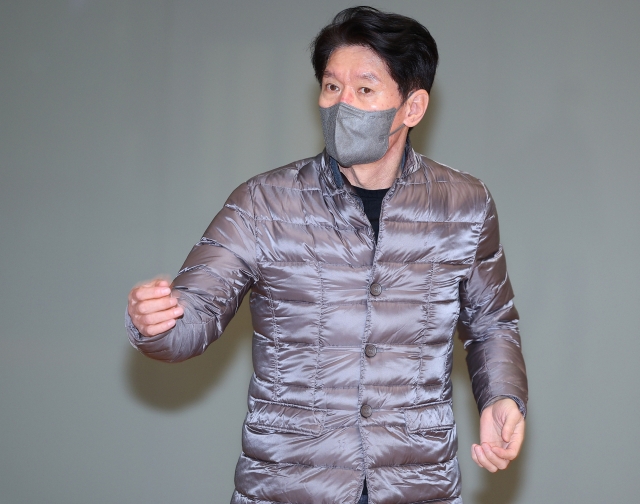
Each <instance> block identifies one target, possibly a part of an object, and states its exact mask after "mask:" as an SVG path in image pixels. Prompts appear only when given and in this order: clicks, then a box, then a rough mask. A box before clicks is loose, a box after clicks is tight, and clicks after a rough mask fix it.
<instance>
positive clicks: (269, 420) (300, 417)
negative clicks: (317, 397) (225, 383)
mask: <svg viewBox="0 0 640 504" xmlns="http://www.w3.org/2000/svg"><path fill="white" fill-rule="evenodd" d="M326 416H327V410H321V409H313V408H305V407H304V406H294V405H291V404H280V403H273V402H267V401H262V400H259V399H255V400H254V404H253V409H252V410H251V412H250V413H249V416H248V417H247V426H248V427H250V428H254V427H258V428H260V429H266V430H269V431H272V432H293V433H297V434H307V435H311V436H319V435H320V434H321V433H322V430H323V429H324V420H325V417H326Z"/></svg>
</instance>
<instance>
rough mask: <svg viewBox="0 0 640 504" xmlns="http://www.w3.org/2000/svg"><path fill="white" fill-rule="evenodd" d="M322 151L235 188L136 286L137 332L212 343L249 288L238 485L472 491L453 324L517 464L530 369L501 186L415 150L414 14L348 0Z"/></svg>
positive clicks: (310, 490) (256, 498)
mask: <svg viewBox="0 0 640 504" xmlns="http://www.w3.org/2000/svg"><path fill="white" fill-rule="evenodd" d="M312 50H313V55H312V62H313V66H314V70H315V73H316V77H317V78H318V81H319V82H320V84H321V90H320V98H319V105H320V112H321V118H322V128H323V133H324V136H325V143H326V150H325V151H324V152H323V153H321V154H319V155H318V156H316V157H313V158H309V159H304V160H301V161H298V162H296V163H292V164H290V165H287V166H285V167H282V168H279V169H276V170H273V171H271V172H268V173H264V174H262V175H258V176H256V177H254V178H252V179H251V180H249V181H248V182H246V183H244V184H242V185H241V186H240V187H238V188H237V189H236V190H235V191H234V192H233V194H232V195H231V196H230V197H229V199H228V200H227V202H226V204H225V206H224V208H223V209H222V210H221V212H220V213H219V214H218V215H217V216H216V217H215V218H214V220H213V222H212V223H211V225H210V226H209V228H208V229H207V230H206V232H205V234H204V236H203V238H202V239H201V240H200V242H199V243H198V244H197V245H196V246H195V247H194V248H193V250H192V251H191V253H190V254H189V256H188V257H187V260H186V261H185V264H184V265H183V267H182V269H181V270H180V272H179V274H178V276H177V277H176V279H175V280H174V282H173V288H172V289H171V288H170V286H169V285H168V283H167V282H166V281H163V280H155V281H152V282H150V283H147V284H144V285H141V286H139V287H136V288H134V289H133V290H132V291H131V294H130V296H129V307H128V320H127V327H128V330H129V335H130V339H131V342H132V344H133V345H134V346H135V347H137V348H138V349H139V350H141V351H142V352H144V353H145V354H147V355H149V356H150V357H153V358H155V359H159V360H164V361H169V362H175V361H180V360H184V359H187V358H189V357H192V356H194V355H198V354H200V353H202V352H203V351H204V350H205V349H206V348H207V346H208V345H209V344H210V343H211V342H212V341H213V340H215V339H216V338H218V337H219V336H220V334H221V333H222V331H223V330H224V328H225V326H226V325H227V323H228V322H229V320H230V319H231V317H233V315H234V314H235V313H236V310H237V309H238V306H239V305H240V303H241V301H242V298H243V297H244V295H245V294H246V293H247V292H249V291H251V296H250V305H251V314H252V319H253V326H254V338H253V360H254V370H255V372H254V375H253V376H252V378H251V383H250V386H249V412H248V415H247V418H246V420H245V423H244V427H243V436H242V454H241V455H240V459H239V461H238V465H237V469H236V478H235V484H236V490H235V492H234V494H233V497H232V503H235V504H240V503H243V504H248V503H261V504H263V503H276V502H277V503H320V502H323V503H334V502H336V503H337V502H341V503H357V502H363V503H364V502H370V503H372V504H374V503H375V504H378V503H380V504H382V503H388V504H392V503H393V504H397V503H419V502H442V503H445V502H446V503H460V502H462V501H461V498H460V477H459V469H458V463H457V459H456V456H455V452H456V449H457V439H456V432H455V425H454V421H453V414H452V410H451V381H450V374H451V363H452V358H451V357H452V349H453V343H452V337H453V334H454V332H455V330H456V327H458V332H459V335H460V337H461V339H462V340H463V342H464V344H465V348H466V350H467V352H468V356H467V362H468V366H469V372H470V376H471V380H472V385H473V391H474V395H475V398H476V400H477V403H478V407H479V410H480V412H481V420H480V441H481V443H480V444H479V445H473V447H472V451H471V454H472V457H473V460H475V461H476V462H477V463H478V465H480V466H481V467H484V468H486V469H488V470H489V471H492V472H494V471H497V470H498V469H504V468H506V467H507V465H508V463H509V461H511V460H513V459H514V458H515V457H516V456H517V454H518V451H519V449H520V446H521V444H522V441H523V437H524V425H525V422H524V415H525V408H526V401H527V382H526V375H525V368H524V361H523V359H522V354H521V351H520V340H519V335H518V330H517V317H518V315H517V312H516V310H515V308H514V306H513V303H512V298H513V293H512V290H511V286H510V283H509V279H508V276H507V271H506V265H505V259H504V255H503V252H502V248H501V246H500V243H499V236H498V222H497V215H496V211H495V206H494V204H493V200H492V198H491V196H490V194H489V192H488V191H487V189H486V187H485V186H484V185H483V184H482V183H481V182H480V181H478V180H477V179H475V178H473V177H471V176H470V175H467V174H464V173H461V172H457V171H455V170H452V169H450V168H447V167H445V166H442V165H439V164H437V163H435V162H433V161H431V160H428V159H426V158H424V157H422V156H420V155H419V154H416V153H415V152H414V151H413V150H412V149H411V146H410V144H409V143H408V133H409V130H410V129H411V128H412V127H414V126H416V125H417V124H418V123H419V122H420V120H421V119H422V117H423V116H424V113H425V111H426V109H427V105H428V102H429V91H430V89H431V84H432V83H433V78H434V75H435V68H436V65H437V59H438V54H437V48H436V44H435V41H434V40H433V38H432V37H431V35H430V34H429V32H428V31H427V30H426V28H424V27H423V26H422V25H420V24H419V23H418V22H417V21H415V20H413V19H410V18H407V17H404V16H399V15H395V14H388V13H383V12H380V11H378V10H376V9H372V8H369V7H356V8H351V9H346V10H344V11H342V12H341V13H339V14H338V15H337V16H336V18H334V20H333V22H332V23H331V24H330V25H328V26H327V27H325V28H324V29H323V30H322V31H321V32H320V33H319V35H318V36H317V38H316V39H315V41H314V43H313V44H312Z"/></svg>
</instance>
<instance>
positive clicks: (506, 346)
mask: <svg viewBox="0 0 640 504" xmlns="http://www.w3.org/2000/svg"><path fill="white" fill-rule="evenodd" d="M485 190H486V189H485ZM486 194H487V202H486V206H485V213H484V221H483V224H482V228H481V231H480V236H479V240H478V246H477V249H476V255H475V259H474V263H473V266H472V268H471V270H470V272H469V274H468V276H467V277H466V278H465V280H464V281H463V282H461V283H460V318H459V324H458V334H459V336H460V339H461V340H462V342H463V343H464V347H465V349H466V351H467V367H468V369H469V375H470V377H471V386H472V389H473V394H474V397H475V399H476V403H477V404H478V409H479V411H480V412H482V410H483V409H484V408H485V407H486V406H488V405H489V404H491V403H493V402H494V401H496V400H497V399H500V398H501V397H510V398H511V399H513V400H514V401H515V402H516V403H517V404H518V407H519V408H520V411H521V412H522V414H523V415H525V416H526V408H527V394H528V391H527V375H526V369H525V364H524V359H523V357H522V352H521V348H520V334H519V331H518V312H517V311H516V308H515V306H514V305H513V290H512V289H511V283H510V282H509V276H508V274H507V264H506V260H505V257H504V252H503V250H502V246H501V245H500V233H499V229H498V215H497V213H496V208H495V204H494V202H493V198H492V197H491V195H490V194H489V192H488V191H487V193H486Z"/></svg>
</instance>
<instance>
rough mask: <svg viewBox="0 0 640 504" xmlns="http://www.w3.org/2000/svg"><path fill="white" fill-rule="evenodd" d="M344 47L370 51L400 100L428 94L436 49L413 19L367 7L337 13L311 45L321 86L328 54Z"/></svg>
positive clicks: (435, 63) (428, 34)
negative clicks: (416, 93) (382, 64)
mask: <svg viewBox="0 0 640 504" xmlns="http://www.w3.org/2000/svg"><path fill="white" fill-rule="evenodd" d="M344 46H363V47H368V48H370V49H371V50H373V51H374V52H375V53H376V54H377V55H378V56H379V57H380V58H381V59H382V60H383V61H384V62H385V64H386V66H387V69H388V71H389V74H390V75H391V77H392V78H393V80H394V81H395V82H396V84H397V85H398V91H399V92H400V95H401V96H402V99H403V100H406V99H407V97H408V96H409V94H410V93H411V92H412V91H415V90H417V89H424V90H426V91H427V93H430V92H431V86H432V84H433V79H434V77H435V75H436V67H437V66H438V47H437V46H436V41H435V40H434V39H433V37H432V36H431V34H430V33H429V30H427V29H426V28H425V27H424V26H422V25H421V24H420V23H418V21H416V20H415V19H412V18H410V17H406V16H401V15H399V14H393V13H390V12H382V11H379V10H378V9H375V8H373V7H367V6H360V7H351V8H349V9H345V10H343V11H341V12H339V13H338V14H337V15H336V17H334V18H333V21H331V23H329V24H328V25H327V26H325V27H324V28H323V29H322V30H320V33H318V35H317V36H316V38H315V39H314V40H313V42H312V43H311V63H312V65H313V70H314V72H315V75H316V79H318V82H319V83H320V84H321V85H322V77H323V74H324V71H325V69H326V68H327V63H328V61H329V57H330V56H331V53H333V51H335V50H336V49H338V48H339V47H344Z"/></svg>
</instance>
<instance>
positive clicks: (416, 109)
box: [403, 89, 429, 128]
mask: <svg viewBox="0 0 640 504" xmlns="http://www.w3.org/2000/svg"><path fill="white" fill-rule="evenodd" d="M404 106H405V114H406V115H405V119H404V121H403V124H404V125H405V126H407V127H409V128H413V127H414V126H416V125H417V124H418V123H419V122H420V121H421V120H422V118H423V117H424V114H425V112H426V111H427V107H428V106H429V93H427V92H426V91H425V90H424V89H418V90H417V91H414V92H413V93H411V95H409V98H407V102H406V103H405V104H404Z"/></svg>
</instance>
